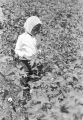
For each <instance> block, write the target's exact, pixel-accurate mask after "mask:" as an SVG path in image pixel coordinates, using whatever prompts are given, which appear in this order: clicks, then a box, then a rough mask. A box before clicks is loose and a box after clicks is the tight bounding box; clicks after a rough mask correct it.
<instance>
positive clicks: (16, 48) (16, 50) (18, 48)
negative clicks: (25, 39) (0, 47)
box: [15, 36, 23, 57]
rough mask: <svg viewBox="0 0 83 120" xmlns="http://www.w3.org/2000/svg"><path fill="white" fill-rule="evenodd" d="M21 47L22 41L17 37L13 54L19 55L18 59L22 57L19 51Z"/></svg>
mask: <svg viewBox="0 0 83 120" xmlns="http://www.w3.org/2000/svg"><path fill="white" fill-rule="evenodd" d="M21 46H22V40H21V37H20V36H19V37H18V40H17V43H16V47H15V53H16V54H17V55H19V56H20V57H22V56H23V53H22V50H21Z"/></svg>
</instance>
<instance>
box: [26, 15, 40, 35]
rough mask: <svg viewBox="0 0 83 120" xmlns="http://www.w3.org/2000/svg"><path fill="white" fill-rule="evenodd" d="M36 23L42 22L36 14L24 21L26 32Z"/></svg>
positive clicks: (29, 31)
mask: <svg viewBox="0 0 83 120" xmlns="http://www.w3.org/2000/svg"><path fill="white" fill-rule="evenodd" d="M37 24H42V22H41V20H40V19H39V18H38V17H37V16H31V17H29V18H28V19H27V20H26V22H25V23H24V29H25V31H26V32H28V33H31V31H32V29H33V27H34V26H35V25H37Z"/></svg>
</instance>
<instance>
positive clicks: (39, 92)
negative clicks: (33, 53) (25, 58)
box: [0, 0, 83, 120]
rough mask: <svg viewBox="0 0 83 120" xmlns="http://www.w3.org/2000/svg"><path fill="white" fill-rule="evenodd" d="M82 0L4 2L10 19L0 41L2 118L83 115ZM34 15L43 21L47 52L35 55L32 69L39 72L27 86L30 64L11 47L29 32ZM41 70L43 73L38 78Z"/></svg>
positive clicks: (70, 119) (76, 119)
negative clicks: (26, 26) (28, 20)
mask: <svg viewBox="0 0 83 120" xmlns="http://www.w3.org/2000/svg"><path fill="white" fill-rule="evenodd" d="M82 4H83V2H82V1H81V2H80V0H68V1H66V0H56V1H55V0H51V1H49V0H45V1H40V0H16V1H15V0H7V1H6V2H3V5H2V10H3V13H4V17H5V19H4V21H3V33H2V35H1V39H0V42H1V44H0V96H1V97H0V109H1V110H2V112H0V114H1V115H0V116H1V118H0V120H5V119H8V120H11V119H12V120H28V119H30V120H50V119H52V120H55V119H56V120H80V119H83V109H82V105H83V103H82V101H83V95H82V92H83V82H82V79H83V62H82V55H83V54H82V50H83V42H82V37H83V29H82V26H83V25H82V23H83V21H82V16H83V15H82V14H83V13H82V11H83V10H82V9H83V7H82ZM31 15H37V16H39V17H40V18H41V20H42V21H43V26H42V30H41V33H40V41H41V42H40V47H41V51H42V52H41V54H39V55H38V56H37V58H36V59H35V63H36V66H35V67H34V68H33V70H34V71H36V76H35V75H32V78H33V79H32V80H31V81H29V82H28V85H27V88H26V87H24V86H23V85H24V84H26V80H24V79H23V78H24V77H26V74H27V72H26V71H27V68H26V66H24V67H23V63H21V62H20V61H15V60H14V54H13V52H12V51H13V50H14V48H15V43H16V40H17V38H18V35H19V34H21V33H22V32H24V29H23V25H24V22H25V20H26V18H27V17H29V16H31ZM38 39H39V38H38ZM33 62H34V61H33V60H32V61H31V65H32V66H33ZM39 65H42V67H41V68H40V66H39ZM38 66H39V67H38ZM41 69H42V70H41ZM39 71H40V74H41V77H40V78H38V79H37V80H36V77H39ZM21 81H22V83H21ZM23 82H24V83H23ZM30 89H31V90H30ZM9 97H11V98H12V102H8V98H9Z"/></svg>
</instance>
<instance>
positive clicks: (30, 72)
mask: <svg viewBox="0 0 83 120" xmlns="http://www.w3.org/2000/svg"><path fill="white" fill-rule="evenodd" d="M22 62H23V63H24V64H25V65H26V67H27V68H28V72H29V75H32V74H33V71H32V68H31V65H30V61H29V60H22Z"/></svg>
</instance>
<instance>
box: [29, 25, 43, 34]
mask: <svg viewBox="0 0 83 120" xmlns="http://www.w3.org/2000/svg"><path fill="white" fill-rule="evenodd" d="M40 29H41V24H38V25H36V26H35V27H34V28H33V29H32V31H31V34H32V35H33V36H36V34H39V33H40Z"/></svg>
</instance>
